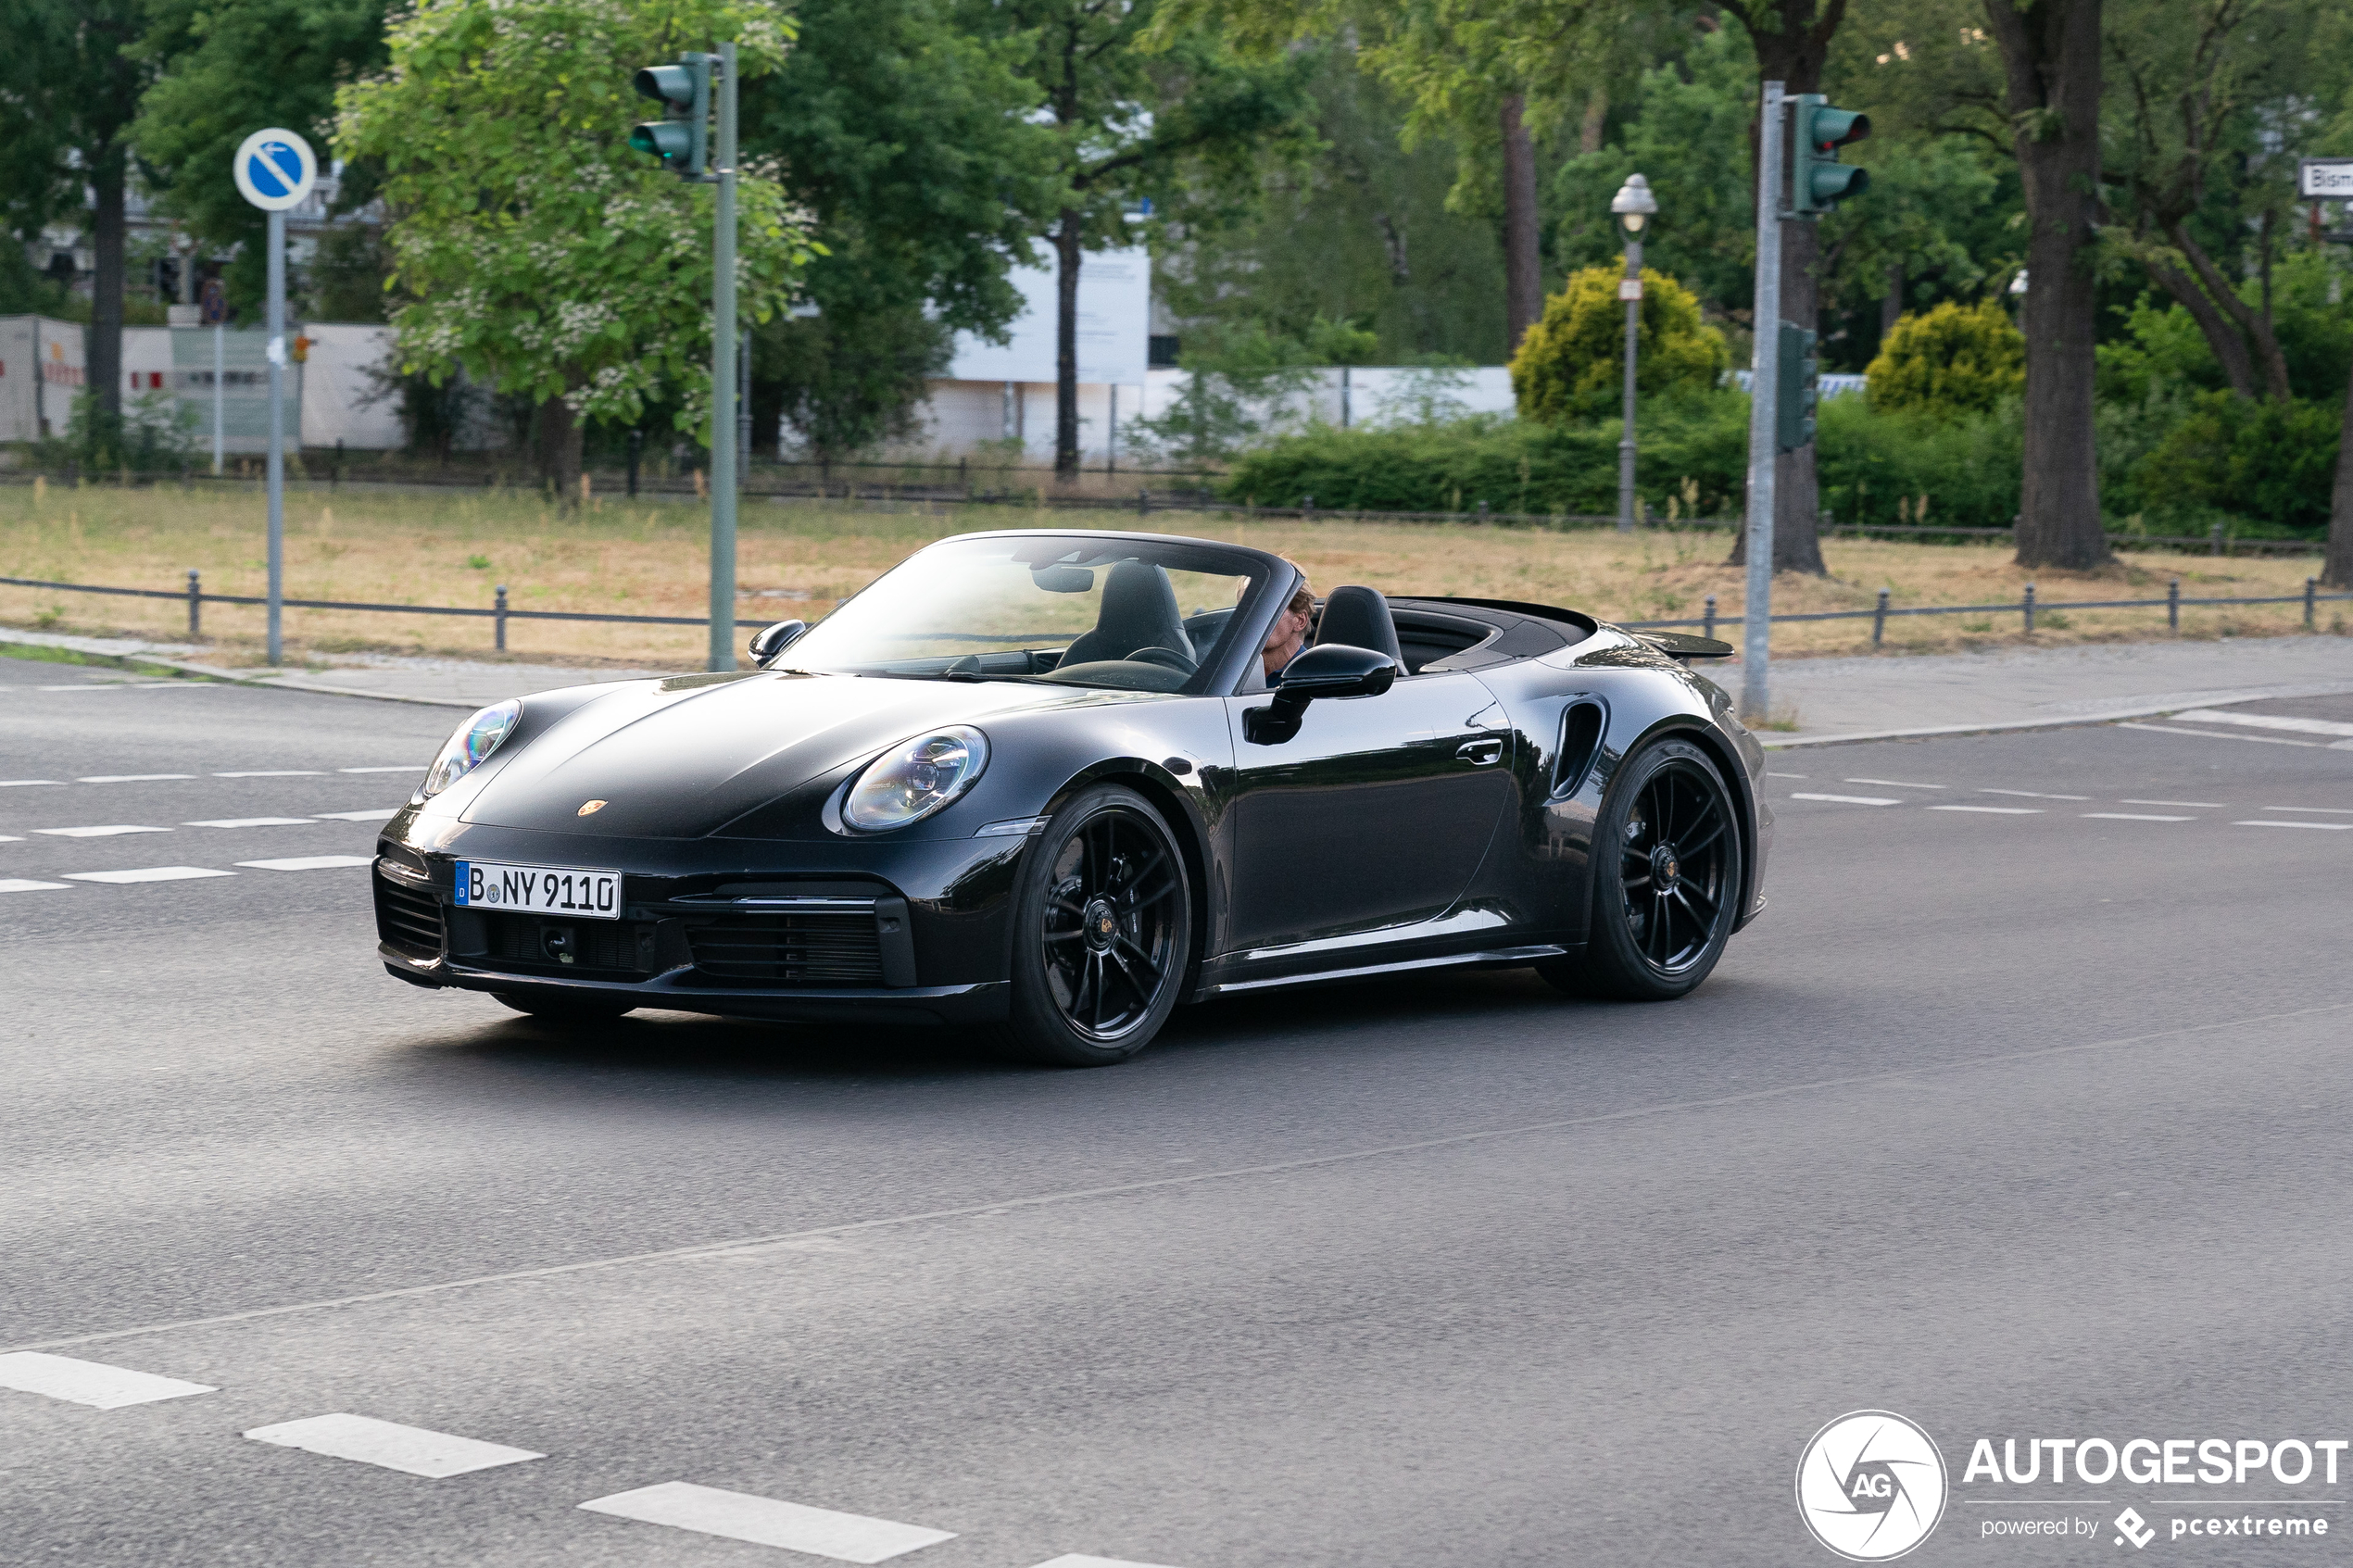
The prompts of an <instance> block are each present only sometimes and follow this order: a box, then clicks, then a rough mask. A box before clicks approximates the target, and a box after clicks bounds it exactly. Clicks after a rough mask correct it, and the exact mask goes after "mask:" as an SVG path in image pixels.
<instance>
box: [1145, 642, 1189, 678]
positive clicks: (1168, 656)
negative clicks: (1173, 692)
mask: <svg viewBox="0 0 2353 1568" xmlns="http://www.w3.org/2000/svg"><path fill="white" fill-rule="evenodd" d="M1127 657H1128V658H1129V659H1132V660H1133V661H1135V662H1136V663H1138V664H1157V665H1159V666H1160V667H1161V668H1162V669H1164V670H1174V671H1176V672H1177V673H1178V674H1180V675H1189V674H1191V673H1192V672H1193V671H1195V670H1197V669H1199V668H1200V666H1199V665H1197V664H1195V663H1194V662H1193V661H1192V660H1191V659H1187V658H1186V657H1185V656H1184V655H1183V654H1181V653H1178V652H1177V651H1176V649H1175V648H1162V647H1151V648H1138V649H1137V650H1136V651H1135V652H1134V653H1131V654H1129V655H1128V656H1127Z"/></svg>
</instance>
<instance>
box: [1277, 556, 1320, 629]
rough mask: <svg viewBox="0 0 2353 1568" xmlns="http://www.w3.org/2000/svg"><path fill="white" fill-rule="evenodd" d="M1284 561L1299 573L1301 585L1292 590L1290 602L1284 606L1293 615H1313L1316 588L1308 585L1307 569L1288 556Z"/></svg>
mask: <svg viewBox="0 0 2353 1568" xmlns="http://www.w3.org/2000/svg"><path fill="white" fill-rule="evenodd" d="M1284 561H1285V563H1286V564H1288V565H1289V566H1290V569H1291V570H1292V571H1296V572H1298V573H1299V586H1298V587H1297V588H1295V589H1293V590H1292V591H1291V596H1290V603H1289V604H1287V605H1285V606H1284V607H1283V608H1285V609H1287V610H1289V611H1290V612H1291V613H1292V614H1293V615H1304V616H1309V617H1313V616H1314V615H1315V589H1313V588H1311V587H1309V586H1308V585H1307V569H1306V568H1305V567H1302V566H1301V565H1300V564H1299V563H1298V562H1297V561H1295V560H1291V559H1290V557H1288V556H1286V557H1285V558H1284Z"/></svg>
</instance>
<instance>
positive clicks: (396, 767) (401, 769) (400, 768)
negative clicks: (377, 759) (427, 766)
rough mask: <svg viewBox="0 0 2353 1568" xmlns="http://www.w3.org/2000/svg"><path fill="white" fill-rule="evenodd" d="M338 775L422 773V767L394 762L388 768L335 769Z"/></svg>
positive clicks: (416, 764)
mask: <svg viewBox="0 0 2353 1568" xmlns="http://www.w3.org/2000/svg"><path fill="white" fill-rule="evenodd" d="M335 771H336V772H338V773H422V772H423V771H424V769H423V767H422V766H421V765H419V764H418V763H415V762H395V763H394V764H392V766H390V767H388V768H337V769H336V770H335Z"/></svg>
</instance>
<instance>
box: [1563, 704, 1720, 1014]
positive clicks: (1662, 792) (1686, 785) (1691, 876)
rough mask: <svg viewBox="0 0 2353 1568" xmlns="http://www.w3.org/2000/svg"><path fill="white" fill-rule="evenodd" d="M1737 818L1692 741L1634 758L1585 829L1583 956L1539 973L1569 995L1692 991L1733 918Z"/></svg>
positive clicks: (1712, 767) (1710, 966) (1664, 743)
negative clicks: (1588, 887) (1589, 835)
mask: <svg viewBox="0 0 2353 1568" xmlns="http://www.w3.org/2000/svg"><path fill="white" fill-rule="evenodd" d="M1737 810H1738V809H1737V807H1736V806H1735V805H1734V803H1733V800H1732V795H1731V791H1730V790H1729V789H1727V788H1725V786H1724V777H1723V775H1722V774H1721V773H1720V772H1718V771H1717V767H1716V764H1715V762H1714V761H1712V760H1711V759H1709V757H1708V755H1707V753H1706V752H1705V751H1703V750H1701V749H1700V748H1699V747H1698V746H1694V745H1692V743H1691V742H1690V741H1685V740H1673V739H1667V740H1659V741H1654V742H1652V743H1651V744H1650V745H1649V746H1644V747H1642V749H1641V750H1640V751H1637V752H1636V753H1635V754H1634V755H1633V756H1632V757H1631V758H1630V759H1628V760H1627V762H1626V764H1625V765H1624V766H1622V767H1621V768H1619V769H1618V771H1617V777H1616V778H1615V779H1613V780H1612V781H1611V782H1610V788H1609V795H1608V797H1606V798H1605V799H1604V801H1603V802H1602V809H1601V815H1600V816H1599V817H1597V818H1596V819H1595V820H1594V822H1593V849H1592V857H1591V861H1590V864H1591V871H1590V872H1589V875H1590V876H1591V878H1592V893H1591V897H1592V905H1591V908H1590V910H1589V914H1588V919H1587V922H1586V932H1585V948H1584V951H1583V952H1581V953H1578V954H1575V955H1573V956H1571V957H1568V958H1562V959H1554V960H1550V961H1548V962H1545V963H1541V964H1539V965H1537V966H1536V971H1537V972H1538V973H1539V974H1541V975H1542V976H1543V977H1544V978H1545V980H1547V981H1548V982H1550V983H1551V984H1552V985H1554V987H1555V988H1557V989H1559V990H1562V991H1565V992H1567V993H1568V994H1569V995H1570V996H1573V997H1607V998H1612V999H1615V1000H1619V1001H1629V1002H1660V1001H1667V1000H1671V999H1672V998H1674V997H1681V996H1687V995H1689V994H1690V993H1691V992H1692V991H1693V990H1696V989H1697V988H1698V986H1699V984H1700V982H1701V981H1703V980H1705V979H1706V978H1707V976H1708V973H1709V972H1710V971H1712V970H1714V969H1715V967H1716V961H1717V960H1718V959H1720V958H1722V957H1723V956H1724V945H1725V943H1726V942H1727V941H1728V940H1730V937H1731V935H1732V926H1733V924H1734V922H1736V921H1737V920H1738V918H1739V915H1740V908H1739V905H1740V894H1741V869H1742V867H1741V835H1740V826H1739V819H1738V815H1737Z"/></svg>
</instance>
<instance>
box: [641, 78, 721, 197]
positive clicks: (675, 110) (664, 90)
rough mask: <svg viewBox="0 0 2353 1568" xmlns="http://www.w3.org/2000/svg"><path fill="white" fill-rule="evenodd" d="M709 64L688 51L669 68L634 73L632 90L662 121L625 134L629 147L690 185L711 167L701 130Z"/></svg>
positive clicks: (707, 106) (706, 116)
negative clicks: (659, 113) (659, 111)
mask: <svg viewBox="0 0 2353 1568" xmlns="http://www.w3.org/2000/svg"><path fill="white" fill-rule="evenodd" d="M636 85H637V91H638V92H639V93H640V94H643V95H644V96H646V97H648V98H651V99H652V100H653V101H654V102H655V103H658V104H660V105H661V107H662V111H663V112H662V118H661V119H656V120H648V122H647V123H645V124H643V125H640V126H638V127H637V128H636V129H635V130H634V131H632V132H629V144H630V145H631V146H633V147H635V148H636V149H637V151H639V152H641V153H650V154H652V155H653V156H654V157H658V158H660V159H661V166H662V167H663V168H664V169H672V170H674V171H675V172H677V173H680V174H683V175H685V176H686V178H687V179H689V180H698V179H700V178H702V176H703V174H704V172H705V170H707V169H709V168H710V167H711V155H710V149H709V144H708V141H707V132H706V130H705V127H706V125H707V124H708V122H709V120H710V119H711V56H709V55H704V54H698V53H694V52H691V51H690V52H688V53H686V54H684V55H681V56H678V63H677V64H676V65H674V66H648V67H646V69H643V70H641V71H639V72H638V73H637V79H636Z"/></svg>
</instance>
